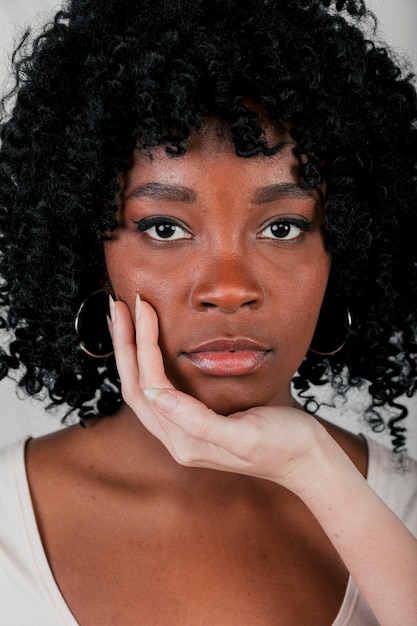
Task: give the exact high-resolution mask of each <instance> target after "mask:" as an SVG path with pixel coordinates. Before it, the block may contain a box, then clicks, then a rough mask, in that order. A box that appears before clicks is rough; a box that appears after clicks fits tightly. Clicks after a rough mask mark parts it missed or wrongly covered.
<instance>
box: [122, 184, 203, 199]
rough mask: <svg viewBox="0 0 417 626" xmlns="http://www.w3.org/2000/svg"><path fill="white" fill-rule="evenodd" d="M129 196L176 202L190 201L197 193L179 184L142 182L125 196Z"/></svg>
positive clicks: (129, 197) (128, 197)
mask: <svg viewBox="0 0 417 626" xmlns="http://www.w3.org/2000/svg"><path fill="white" fill-rule="evenodd" d="M131 198H151V199H152V200H174V201H177V202H186V203H189V204H190V203H192V202H195V201H196V199H197V194H196V193H195V191H193V190H192V189H189V188H188V187H182V186H181V185H167V184H165V183H144V184H143V185H139V186H138V187H135V189H134V190H133V191H131V192H130V194H129V195H128V196H127V199H128V200H130V199H131Z"/></svg>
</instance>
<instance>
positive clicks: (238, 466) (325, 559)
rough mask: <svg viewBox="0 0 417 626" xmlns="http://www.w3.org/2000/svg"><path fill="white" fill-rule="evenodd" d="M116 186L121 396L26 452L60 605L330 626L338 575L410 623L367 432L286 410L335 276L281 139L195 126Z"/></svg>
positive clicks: (407, 588)
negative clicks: (182, 142)
mask: <svg viewBox="0 0 417 626" xmlns="http://www.w3.org/2000/svg"><path fill="white" fill-rule="evenodd" d="M270 139H271V140H274V141H277V140H278V141H283V139H286V136H285V135H282V134H278V135H276V136H275V135H274V134H272V136H271V137H270ZM122 183H123V184H122V191H121V194H120V197H119V198H118V203H119V210H118V214H117V218H118V224H119V226H118V228H117V229H116V230H115V231H114V232H113V233H112V234H111V236H110V239H109V240H108V241H107V243H106V244H105V256H106V264H107V271H108V277H109V280H110V282H111V286H112V289H113V292H114V295H115V297H116V298H117V300H116V302H115V301H114V300H113V299H112V300H111V306H110V311H111V320H110V321H109V328H110V332H111V334H112V337H113V343H114V348H115V356H116V362H117V366H118V371H119V375H120V380H121V385H122V392H123V397H124V403H123V405H122V406H121V408H120V410H119V411H118V413H117V414H116V415H115V416H114V417H113V418H112V419H109V420H101V419H100V420H97V422H96V423H92V424H90V425H89V427H88V428H87V429H81V428H77V427H74V428H72V429H67V430H65V431H64V432H60V433H55V434H53V435H49V436H47V437H44V438H41V439H39V440H35V441H32V442H30V443H29V445H28V448H27V467H28V476H29V482H30V488H31V493H32V498H33V502H34V508H35V512H36V517H37V520H38V525H39V529H40V533H41V537H42V541H43V545H44V547H45V551H46V554H47V557H48V560H49V563H50V566H51V568H52V571H53V574H54V577H55V580H56V581H57V584H58V586H59V588H60V590H61V593H62V594H63V596H64V598H65V600H66V602H67V604H68V606H69V607H70V610H71V611H72V612H73V614H74V615H75V617H76V619H77V620H78V622H79V623H80V624H81V625H82V626H96V625H97V626H98V625H100V626H101V625H102V624H103V623H111V624H114V625H115V626H122V625H123V626H125V625H126V624H138V623H140V624H144V625H148V624H153V625H155V626H162V625H164V626H165V625H166V624H174V623H175V624H178V625H181V626H186V625H188V624H198V626H211V625H212V624H222V625H224V626H229V625H230V626H235V624H236V623H239V624H242V625H244V626H253V625H255V624H256V625H258V624H259V625H260V624H262V626H269V625H270V626H281V625H282V626H284V625H285V626H298V625H299V624H303V625H305V626H316V625H317V624H318V623H320V624H323V625H325V624H331V623H332V622H333V620H334V618H335V616H336V614H337V612H338V610H339V608H340V604H341V602H342V598H343V594H344V591H345V587H346V582H347V577H348V571H349V572H351V573H352V575H353V576H354V578H355V580H356V581H357V583H358V585H359V586H360V588H361V590H362V592H363V593H364V595H365V597H366V598H367V600H368V602H369V604H370V606H371V608H372V609H373V610H374V613H375V615H376V616H377V618H378V620H379V622H380V623H381V625H382V626H388V625H389V626H391V625H392V624H394V623H401V624H403V625H405V626H412V624H413V620H414V616H415V610H416V609H417V607H416V602H415V598H416V597H417V593H416V591H417V590H416V584H415V581H416V580H417V570H416V564H417V547H416V545H417V542H416V541H415V539H414V537H412V536H411V535H410V534H409V533H408V531H407V530H406V529H405V527H404V526H403V524H402V523H401V522H400V521H399V520H398V519H397V518H396V517H395V516H394V515H393V514H392V513H391V512H390V511H389V509H388V508H387V507H386V506H385V504H383V503H382V502H381V501H380V500H379V499H378V498H377V496H376V495H375V494H374V493H373V492H372V490H371V489H370V487H369V486H368V484H367V483H366V481H365V480H364V475H365V473H366V462H367V454H366V446H365V445H364V442H363V440H361V438H360V437H356V436H354V435H351V434H348V433H347V432H345V431H342V430H341V429H338V428H336V427H334V426H331V425H329V424H325V423H324V422H323V421H321V420H319V419H316V418H314V417H313V416H311V415H308V414H306V413H304V412H303V411H300V410H298V409H295V408H293V404H294V403H293V401H292V398H291V394H290V380H291V377H292V375H293V372H294V370H295V369H296V368H297V366H298V364H299V361H300V360H301V359H302V358H303V355H304V353H305V352H306V351H307V349H308V346H309V342H310V340H311V337H312V334H313V332H314V326H315V323H316V319H317V316H318V314H319V310H320V304H321V300H322V297H323V294H324V291H325V288H326V282H327V278H328V272H329V265H330V259H329V255H328V253H327V250H326V246H325V240H324V236H323V229H322V224H321V205H322V201H321V197H320V194H319V193H318V192H314V193H313V192H311V193H310V192H308V193H307V192H306V190H305V188H300V186H299V185H298V183H299V163H298V160H297V159H296V157H295V156H294V153H293V146H292V145H288V144H285V142H284V144H283V146H282V149H281V150H280V151H279V152H278V153H277V154H276V155H275V156H272V157H260V156H258V157H255V158H251V159H243V158H241V157H237V156H236V155H235V153H234V150H233V149H232V148H231V146H230V144H229V143H228V142H227V141H223V140H218V138H217V136H216V135H215V134H213V131H212V129H211V128H210V127H208V128H207V129H206V132H202V133H201V134H199V135H195V136H194V137H193V139H192V142H191V145H190V149H189V151H188V152H187V153H186V154H185V155H184V156H181V157H176V158H172V157H169V156H168V155H166V154H165V152H164V151H163V150H156V151H154V152H153V154H152V156H151V157H150V156H149V155H144V154H139V153H137V154H135V155H134V159H133V163H132V168H131V170H130V172H129V174H128V175H127V177H126V179H125V180H124V181H122ZM185 190H187V191H185ZM254 200H256V201H254ZM260 200H262V201H261V202H260ZM225 209H227V210H225ZM155 216H159V217H160V218H161V221H159V222H158V224H159V226H156V225H155V222H154V220H153V221H152V222H149V218H150V217H152V218H154V217H155ZM145 219H147V220H148V221H147V222H143V220H145ZM300 219H301V220H305V222H306V223H309V224H310V227H309V229H306V230H302V229H301V230H300V228H301V226H300V224H302V223H303V222H300V221H299V220H300ZM167 220H169V221H168V222H167ZM294 220H296V221H294ZM137 223H139V230H138V224H137ZM278 223H279V224H280V232H281V234H283V235H284V238H282V237H281V238H277V237H275V236H273V230H272V228H271V225H272V224H278ZM173 224H174V226H179V227H180V228H177V229H173V227H172V225H173ZM288 224H290V226H288ZM297 224H298V226H297ZM144 225H145V226H146V228H144ZM303 228H304V227H303ZM305 228H307V227H305ZM161 233H162V235H166V234H167V233H168V235H169V237H166V236H165V237H163V236H161ZM171 237H172V239H173V240H171ZM160 240H162V241H160ZM138 292H140V294H141V296H142V297H143V300H141V298H140V297H139V296H138V295H137V293H138ZM236 338H237V339H238V341H237V342H236V341H235V340H236ZM213 341H215V342H216V343H215V344H214V347H213V344H212V342H213ZM207 342H211V345H209V346H208V347H207ZM233 342H234V343H233ZM231 347H232V350H233V351H232V352H231V353H230V348H231ZM197 350H200V352H197ZM201 350H202V352H201ZM253 353H254V354H255V356H254V354H253ZM196 354H197V355H200V356H198V357H196V356H195V355H196ZM201 354H204V357H201ZM230 354H232V355H233V356H230ZM242 371H243V373H242ZM352 511H355V514H354V515H352ZM370 519H372V520H374V521H373V524H372V528H370V527H369V520H370ZM93 520H94V523H92V521H93ZM388 539H389V540H388ZM381 547H382V548H383V549H381ZM364 555H366V558H364ZM387 563H389V568H388V569H387V567H386V564H387ZM225 581H226V582H227V584H225ZM381 588H384V589H385V590H386V592H385V593H384V594H383V595H382V596H381V593H380V590H381ZM323 589H325V590H326V593H323ZM161 600H163V601H161Z"/></svg>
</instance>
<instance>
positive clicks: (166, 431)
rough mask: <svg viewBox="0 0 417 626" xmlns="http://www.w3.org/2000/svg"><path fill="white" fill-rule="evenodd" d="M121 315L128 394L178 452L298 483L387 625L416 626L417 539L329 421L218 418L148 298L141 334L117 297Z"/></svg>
mask: <svg viewBox="0 0 417 626" xmlns="http://www.w3.org/2000/svg"><path fill="white" fill-rule="evenodd" d="M139 313H140V314H139ZM112 316H113V323H112V325H111V331H112V335H113V341H114V347H115V353H116V359H117V364H118V369H119V374H120V379H121V382H122V392H123V396H124V399H125V401H126V403H127V404H128V405H129V406H130V407H131V408H132V410H133V411H134V412H135V413H136V415H137V416H138V417H139V418H140V420H141V421H142V423H143V424H144V425H145V426H146V428H148V430H149V431H150V432H152V433H153V434H154V435H155V436H156V437H158V439H160V441H161V442H162V443H163V444H164V445H165V446H166V448H167V449H168V450H169V452H170V453H171V455H172V456H173V457H174V459H176V460H177V461H178V462H179V463H181V464H182V465H186V466H196V467H206V468H210V469H216V470H222V471H230V472H235V473H241V474H246V475H249V476H255V477H259V478H263V479H267V480H272V481H274V482H276V483H278V484H280V485H282V486H283V487H285V488H287V489H289V490H291V491H292V492H293V493H295V494H296V495H297V496H298V497H300V498H301V499H302V500H303V501H304V503H305V504H306V505H307V506H308V507H309V509H310V510H311V512H312V513H313V514H314V515H315V517H316V518H317V520H318V521H319V523H320V524H321V526H322V527H323V529H324V531H325V532H326V534H327V536H328V537H329V539H330V540H331V541H332V543H333V545H334V546H335V548H336V550H337V551H338V553H339V555H340V557H341V558H342V560H343V561H344V563H345V565H346V567H347V569H348V570H349V572H350V573H351V575H352V576H353V578H354V579H355V581H356V583H357V585H358V586H359V588H360V589H361V591H362V593H363V595H364V596H365V598H366V600H367V602H368V604H369V605H370V607H371V609H372V611H373V612H374V614H375V616H376V618H377V619H378V620H379V622H380V624H381V626H392V625H393V624H401V626H412V625H415V624H416V623H417V540H416V539H415V538H414V537H413V536H412V534H411V533H410V532H409V531H408V530H407V529H406V528H405V526H404V525H403V524H402V522H401V521H400V520H399V519H398V518H397V517H396V516H395V515H394V514H393V513H392V512H391V510H390V509H389V508H388V507H387V506H386V505H385V504H384V502H382V501H381V500H380V499H379V498H378V496H377V495H376V494H375V493H374V492H373V490H372V489H371V488H370V487H369V485H368V484H367V482H366V481H365V480H364V479H363V477H362V476H361V474H360V472H359V471H358V470H357V469H356V467H355V466H354V465H353V463H352V462H351V461H350V459H349V458H348V456H347V455H346V454H345V453H344V452H343V450H342V449H341V448H340V447H339V446H338V444H337V443H336V442H335V441H334V440H333V439H332V437H331V436H330V435H329V434H328V433H327V431H326V430H325V429H324V427H323V426H321V424H319V423H318V422H317V421H316V420H315V419H314V418H312V417H311V416H309V415H307V414H305V413H303V412H301V411H297V410H295V409H292V408H287V407H282V408H281V407H257V408H254V409H251V410H250V411H245V412H242V413H238V414H234V415H231V416H228V417H223V416H220V415H217V414H216V413H214V412H213V411H211V410H210V409H208V408H207V407H206V406H205V405H203V404H202V403H201V402H199V401H198V400H196V399H195V398H192V397H190V396H187V395H186V394H184V393H181V392H179V391H177V390H175V389H174V388H173V386H172V385H171V383H170V382H169V381H168V379H167V378H166V376H165V372H164V367H163V361H162V356H161V352H160V350H159V347H158V341H157V340H158V330H157V318H156V314H155V312H154V311H153V309H152V308H151V307H150V306H149V305H148V304H146V303H143V304H142V307H141V308H140V307H138V308H137V320H136V337H135V330H134V328H133V325H132V321H131V318H130V313H129V311H128V309H127V307H126V306H125V305H124V304H123V303H121V302H117V303H116V304H115V307H113V311H112ZM136 346H138V347H136Z"/></svg>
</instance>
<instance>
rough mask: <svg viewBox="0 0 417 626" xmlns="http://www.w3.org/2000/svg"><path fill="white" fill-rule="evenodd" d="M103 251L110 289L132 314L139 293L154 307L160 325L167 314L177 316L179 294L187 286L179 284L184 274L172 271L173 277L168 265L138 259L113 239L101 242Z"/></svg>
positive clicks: (183, 279) (183, 278) (184, 276)
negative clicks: (103, 244) (104, 242)
mask: <svg viewBox="0 0 417 626" xmlns="http://www.w3.org/2000/svg"><path fill="white" fill-rule="evenodd" d="M104 253H105V261H106V268H107V274H108V277H109V280H110V284H111V287H112V291H113V293H114V295H115V297H116V298H117V299H119V300H123V302H125V303H126V304H127V305H128V306H129V308H130V311H131V312H132V313H133V311H134V303H135V298H136V294H137V293H139V295H140V296H141V298H142V299H143V300H145V301H146V302H148V303H149V304H150V305H151V306H152V307H153V308H154V309H155V310H156V312H157V314H158V318H159V321H160V324H161V325H165V324H164V321H165V320H166V318H167V317H168V318H169V317H173V316H174V315H178V300H179V299H180V293H186V292H187V286H184V287H182V283H185V282H186V275H187V273H183V274H182V273H181V272H176V273H175V277H174V276H172V275H171V273H170V272H169V264H168V266H166V265H165V266H164V267H162V268H161V267H160V266H159V265H158V264H155V263H150V262H149V261H148V260H146V259H138V258H137V255H136V254H134V253H132V251H131V249H130V248H129V247H127V246H122V245H121V244H119V242H115V241H114V242H108V243H106V244H105V248H104ZM171 314H172V315H171ZM177 319H178V318H177Z"/></svg>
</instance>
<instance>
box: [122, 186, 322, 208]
mask: <svg viewBox="0 0 417 626" xmlns="http://www.w3.org/2000/svg"><path fill="white" fill-rule="evenodd" d="M314 197H315V196H314V193H313V191H312V190H311V189H307V188H306V187H304V185H302V184H301V183H293V182H287V183H276V184H275V185H267V186H265V187H260V188H259V189H257V190H256V191H255V194H254V196H253V198H252V200H251V203H252V204H255V205H258V204H266V203H267V202H273V201H274V200H279V199H280V198H301V199H303V198H314ZM131 198H151V199H152V200H168V201H169V200H171V201H176V202H185V203H187V204H192V203H193V202H196V200H197V194H196V192H195V191H194V190H193V189H190V188H189V187H183V186H181V185H168V184H166V183H144V184H143V185H139V186H138V187H135V189H133V191H131V192H130V193H129V195H128V196H127V199H128V200H130V199H131Z"/></svg>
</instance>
